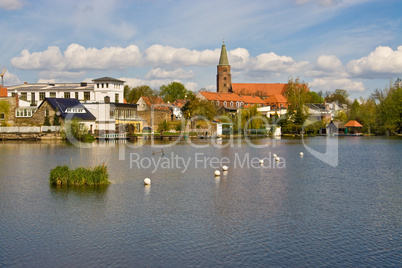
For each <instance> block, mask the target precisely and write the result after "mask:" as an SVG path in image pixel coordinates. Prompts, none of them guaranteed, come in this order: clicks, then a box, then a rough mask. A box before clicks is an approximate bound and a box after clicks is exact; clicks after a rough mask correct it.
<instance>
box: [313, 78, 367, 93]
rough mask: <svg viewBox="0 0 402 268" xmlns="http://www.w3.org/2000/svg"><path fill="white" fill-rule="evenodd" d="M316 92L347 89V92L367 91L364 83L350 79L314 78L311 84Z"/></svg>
mask: <svg viewBox="0 0 402 268" xmlns="http://www.w3.org/2000/svg"><path fill="white" fill-rule="evenodd" d="M309 84H310V86H311V88H312V89H314V90H322V91H327V90H328V91H333V90H335V89H338V88H340V89H345V90H347V91H359V92H363V91H364V90H365V88H364V85H363V83H362V82H359V81H353V80H351V79H349V78H328V77H327V78H314V79H313V82H311V83H309Z"/></svg>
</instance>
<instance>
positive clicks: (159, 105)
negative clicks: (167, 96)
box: [141, 96, 170, 111]
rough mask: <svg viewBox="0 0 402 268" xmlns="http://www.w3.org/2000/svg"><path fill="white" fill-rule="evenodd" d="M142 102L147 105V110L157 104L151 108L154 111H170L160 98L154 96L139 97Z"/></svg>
mask: <svg viewBox="0 0 402 268" xmlns="http://www.w3.org/2000/svg"><path fill="white" fill-rule="evenodd" d="M141 98H142V100H143V101H144V102H145V103H146V104H147V106H148V107H149V108H151V107H152V104H157V105H154V106H153V109H154V110H158V111H170V109H169V107H168V106H167V104H166V103H165V102H164V101H163V99H162V98H161V97H156V96H152V97H148V96H142V97H141Z"/></svg>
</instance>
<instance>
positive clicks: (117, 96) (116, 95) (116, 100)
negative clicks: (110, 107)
mask: <svg viewBox="0 0 402 268" xmlns="http://www.w3.org/2000/svg"><path fill="white" fill-rule="evenodd" d="M114 98H115V100H114V102H119V94H117V93H116V94H115V95H114Z"/></svg>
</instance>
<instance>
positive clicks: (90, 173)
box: [49, 163, 110, 186]
mask: <svg viewBox="0 0 402 268" xmlns="http://www.w3.org/2000/svg"><path fill="white" fill-rule="evenodd" d="M49 181H50V184H52V185H75V186H82V185H88V186H94V185H108V184H109V183H110V182H109V174H108V172H107V166H106V165H105V164H104V163H103V165H98V166H95V167H94V168H86V167H78V168H76V169H70V168H69V167H68V166H66V165H64V166H57V167H55V168H53V169H52V170H51V171H50V179H49Z"/></svg>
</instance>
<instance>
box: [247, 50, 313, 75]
mask: <svg viewBox="0 0 402 268" xmlns="http://www.w3.org/2000/svg"><path fill="white" fill-rule="evenodd" d="M308 64H309V63H308V62H306V61H302V62H296V61H295V60H293V59H292V58H291V57H288V56H279V55H277V54H275V53H273V52H270V53H263V54H260V55H258V56H257V57H256V58H255V59H254V62H253V63H252V66H251V68H252V69H253V70H258V71H271V72H281V73H298V72H300V71H302V70H303V68H305V67H306V66H307V65H308Z"/></svg>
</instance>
